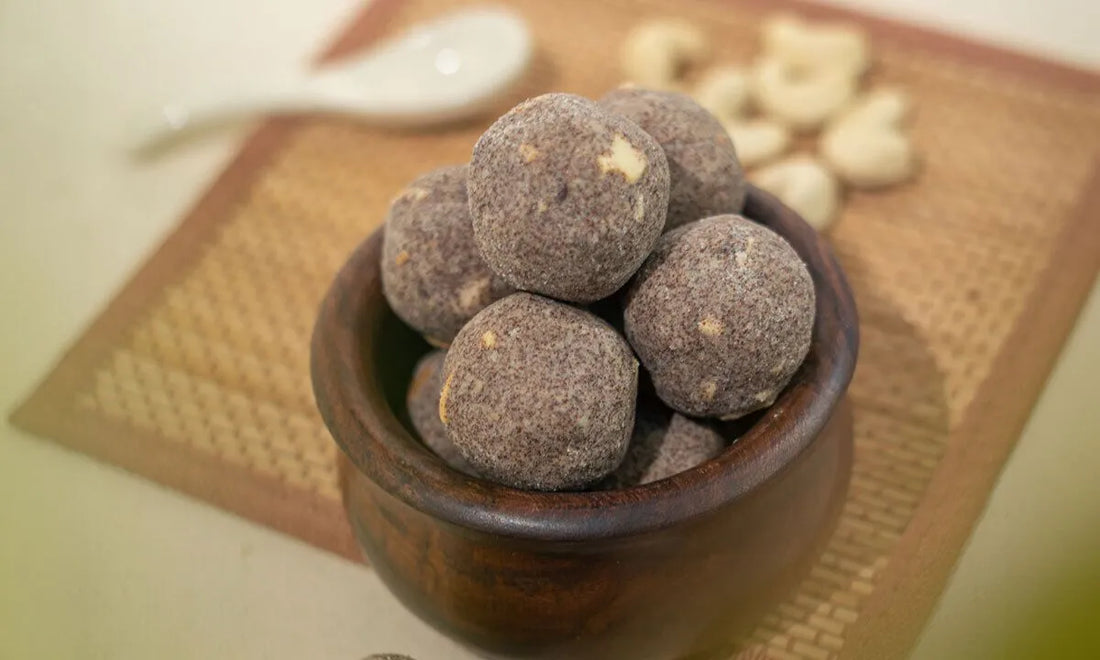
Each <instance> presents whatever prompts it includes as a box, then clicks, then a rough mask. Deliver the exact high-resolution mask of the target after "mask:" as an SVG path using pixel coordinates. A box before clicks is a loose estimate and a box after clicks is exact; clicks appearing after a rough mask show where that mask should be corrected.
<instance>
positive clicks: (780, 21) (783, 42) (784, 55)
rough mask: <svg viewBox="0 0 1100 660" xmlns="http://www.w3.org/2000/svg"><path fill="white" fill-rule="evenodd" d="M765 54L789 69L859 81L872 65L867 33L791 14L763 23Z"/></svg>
mask: <svg viewBox="0 0 1100 660" xmlns="http://www.w3.org/2000/svg"><path fill="white" fill-rule="evenodd" d="M761 36H762V40H763V45H764V53H765V54H766V55H767V56H768V57H772V58H775V59H778V60H780V61H782V62H784V63H786V64H788V65H790V66H794V67H798V68H803V69H809V68H830V69H834V70H839V71H844V72H845V73H847V74H848V75H849V76H852V77H858V76H859V75H861V74H862V73H863V72H865V71H866V70H867V68H868V67H869V66H870V65H871V45H870V40H869V39H868V38H867V33H866V32H864V31H863V30H861V29H859V28H857V27H855V26H854V25H849V24H846V23H811V22H807V21H804V20H802V19H801V18H799V17H797V16H793V15H790V14H779V15H776V16H773V17H772V18H770V19H768V20H767V21H765V22H764V26H763V29H762V35H761Z"/></svg>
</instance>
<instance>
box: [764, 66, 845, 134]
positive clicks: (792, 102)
mask: <svg viewBox="0 0 1100 660" xmlns="http://www.w3.org/2000/svg"><path fill="white" fill-rule="evenodd" d="M856 83H857V81H856V78H854V77H853V76H851V75H850V74H849V73H848V72H847V71H844V70H842V69H839V70H838V69H827V68H820V69H803V68H800V67H799V66H796V65H793V64H791V63H789V62H786V61H784V60H779V59H774V58H767V57H765V58H763V59H761V60H759V61H758V62H757V64H756V66H755V67H754V69H753V77H752V91H753V97H754V98H755V99H756V103H757V105H758V106H759V107H760V109H761V110H762V111H763V112H764V114H765V115H768V116H769V117H772V118H773V119H777V120H779V121H781V122H783V123H785V124H788V125H789V126H791V127H793V128H795V129H797V130H803V131H805V130H812V129H814V128H817V127H818V126H820V125H821V124H822V123H824V122H825V121H826V120H827V119H829V118H830V117H832V116H833V115H835V114H836V113H838V112H840V111H841V110H842V109H844V107H845V106H847V105H848V103H849V102H850V101H851V99H852V96H853V95H854V94H855V91H856Z"/></svg>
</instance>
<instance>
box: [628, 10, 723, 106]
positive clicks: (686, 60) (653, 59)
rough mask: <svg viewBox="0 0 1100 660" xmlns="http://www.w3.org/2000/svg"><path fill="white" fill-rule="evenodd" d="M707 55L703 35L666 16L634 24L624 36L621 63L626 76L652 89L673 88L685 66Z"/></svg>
mask: <svg viewBox="0 0 1100 660" xmlns="http://www.w3.org/2000/svg"><path fill="white" fill-rule="evenodd" d="M709 55H710V43H709V42H708V41H707V38H706V36H705V35H704V34H703V33H702V32H701V31H700V30H699V29H698V28H696V27H695V26H694V25H692V24H691V23H690V22H688V21H685V20H681V19H674V18H666V19H655V20H652V21H648V22H645V23H641V24H639V25H637V26H635V27H634V29H633V30H631V31H630V33H629V34H628V35H627V36H626V40H625V41H624V42H623V46H622V50H621V52H620V63H621V66H622V69H623V73H624V74H626V77H627V78H628V79H629V80H630V81H632V82H634V83H637V84H639V85H642V86H645V87H652V88H654V89H667V88H670V87H674V86H675V83H676V81H677V80H679V78H680V77H681V76H682V75H683V73H684V69H686V68H687V67H689V66H691V65H694V64H698V63H700V62H702V61H703V60H705V59H706V58H707V57H708V56H709Z"/></svg>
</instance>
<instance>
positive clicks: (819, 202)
mask: <svg viewBox="0 0 1100 660" xmlns="http://www.w3.org/2000/svg"><path fill="white" fill-rule="evenodd" d="M749 179H750V180H751V181H752V182H753V183H755V184H756V185H758V186H760V187H761V188H763V189H764V190H766V191H768V192H770V193H771V194H773V195H775V196H776V197H778V198H779V200H780V201H781V202H783V203H784V204H786V205H787V206H789V207H791V209H793V210H794V211H795V212H796V213H798V214H799V215H801V216H802V218H803V219H805V220H806V222H807V223H809V224H810V226H812V227H813V228H814V229H816V230H818V231H822V230H824V229H825V228H826V227H828V226H829V224H830V223H831V222H832V221H833V218H834V216H835V215H836V212H837V209H838V208H839V204H840V185H839V184H838V183H837V180H836V177H834V176H833V174H832V173H831V172H830V171H829V170H828V168H826V167H825V166H824V165H822V164H821V163H820V162H819V161H817V160H816V159H814V158H813V157H811V156H806V155H800V156H793V157H791V158H788V159H786V160H783V161H780V162H778V163H775V164H773V165H769V166H767V167H765V168H763V169H760V170H758V171H757V172H755V173H753V174H752V175H750V176H749Z"/></svg>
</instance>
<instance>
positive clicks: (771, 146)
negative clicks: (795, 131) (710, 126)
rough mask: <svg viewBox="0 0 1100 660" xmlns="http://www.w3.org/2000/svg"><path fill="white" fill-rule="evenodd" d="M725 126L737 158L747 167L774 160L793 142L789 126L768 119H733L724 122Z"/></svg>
mask: <svg viewBox="0 0 1100 660" xmlns="http://www.w3.org/2000/svg"><path fill="white" fill-rule="evenodd" d="M723 126H725V128H726V133H728V134H729V136H730V139H731V140H733V146H734V149H735V150H736V151H737V159H738V160H740V161H741V165H742V166H744V167H746V168H748V167H755V166H757V165H760V164H761V163H765V162H767V161H769V160H772V159H773V158H775V157H777V156H779V155H780V154H782V153H783V152H784V151H786V150H787V147H789V146H790V144H791V132H790V131H789V130H787V127H786V126H783V125H782V124H777V123H775V122H773V121H768V120H767V119H753V120H737V119H732V120H729V121H726V122H723Z"/></svg>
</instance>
